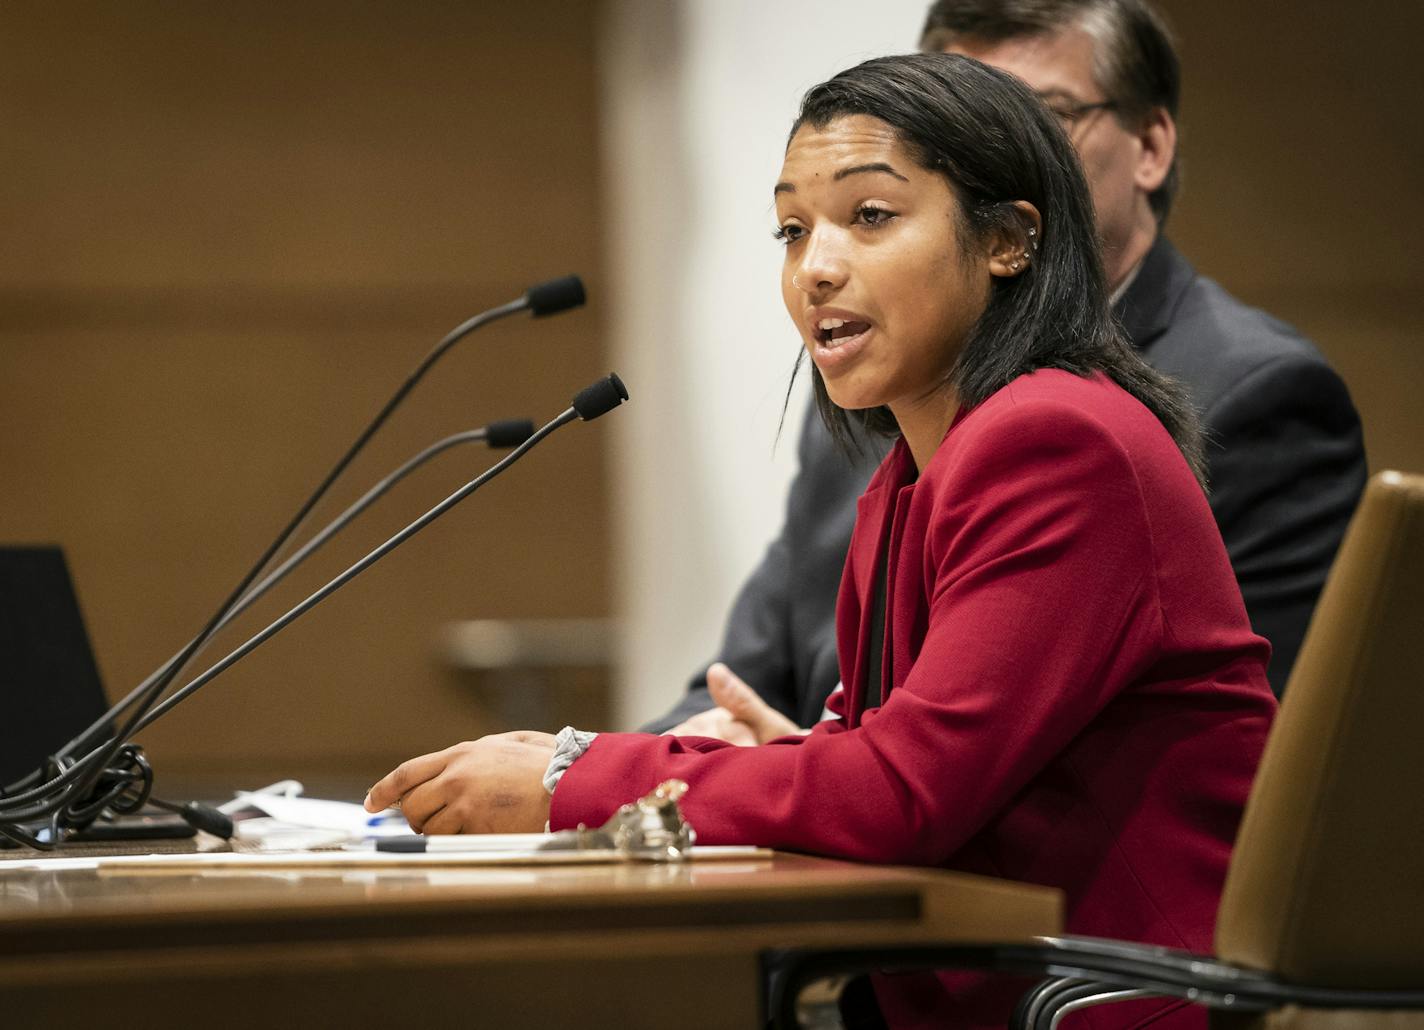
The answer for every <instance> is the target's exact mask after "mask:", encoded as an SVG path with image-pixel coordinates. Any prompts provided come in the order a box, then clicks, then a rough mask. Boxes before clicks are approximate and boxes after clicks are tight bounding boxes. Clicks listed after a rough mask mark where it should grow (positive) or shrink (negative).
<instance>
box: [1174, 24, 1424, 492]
mask: <svg viewBox="0 0 1424 1030" xmlns="http://www.w3.org/2000/svg"><path fill="white" fill-rule="evenodd" d="M1160 3H1161V6H1162V7H1163V9H1164V10H1166V12H1167V13H1168V15H1169V17H1170V18H1171V21H1172V24H1173V26H1174V27H1175V29H1176V31H1177V33H1178V36H1179V37H1180V49H1181V53H1182V59H1183V65H1184V83H1185V89H1184V93H1183V104H1182V113H1181V128H1182V141H1181V151H1182V154H1183V161H1184V168H1183V171H1184V182H1185V188H1184V191H1183V193H1182V196H1181V200H1180V203H1179V204H1178V207H1177V209H1176V211H1175V212H1174V213H1173V215H1172V220H1171V224H1170V231H1171V234H1172V236H1173V238H1174V239H1175V240H1176V242H1177V243H1178V245H1179V246H1181V247H1182V249H1183V250H1184V251H1186V252H1187V253H1188V254H1189V255H1190V256H1191V257H1192V259H1193V260H1194V261H1195V262H1196V263H1197V265H1198V267H1199V268H1200V269H1201V270H1202V271H1204V272H1206V273H1207V274H1209V275H1211V276H1213V277H1214V278H1216V279H1218V280H1219V281H1220V282H1221V283H1222V284H1223V285H1225V286H1226V287H1227V288H1228V289H1230V290H1232V291H1233V292H1234V293H1236V294H1237V295H1238V296H1240V297H1242V298H1243V299H1245V300H1247V301H1248V302H1250V303H1253V304H1258V305H1260V306H1261V307H1264V308H1265V309H1267V310H1268V311H1270V312H1272V313H1273V314H1275V315H1277V316H1279V317H1281V318H1284V319H1286V320H1287V321H1289V322H1292V323H1294V324H1295V325H1297V326H1298V327H1299V328H1300V329H1301V330H1302V331H1304V332H1305V333H1306V334H1307V335H1308V336H1310V337H1311V338H1312V339H1314V340H1315V342H1316V343H1317V344H1318V345H1319V346H1320V348H1321V349H1322V350H1323V351H1324V352H1325V353H1326V354H1327V355H1328V356H1329V357H1330V359H1331V361H1332V362H1333V363H1334V364H1335V366H1336V367H1337V368H1338V369H1339V370H1340V371H1341V373H1342V374H1343V375H1344V376H1345V379H1346V381H1347V382H1348V383H1349V385H1350V389H1351V391H1352V393H1353V394H1354V397H1355V402H1356V405H1357V406H1358V407H1359V409H1360V413H1361V416H1362V417H1363V419H1364V423H1365V440H1366V447H1367V449H1368V452H1369V458H1370V464H1371V466H1372V467H1373V468H1375V469H1379V468H1403V469H1408V470H1411V471H1416V472H1417V471H1420V470H1424V406H1421V405H1420V404H1419V403H1418V400H1417V397H1418V393H1419V390H1420V389H1421V387H1424V358H1421V354H1424V351H1421V347H1420V341H1421V340H1424V238H1421V236H1420V233H1419V232H1418V230H1417V227H1418V225H1419V224H1420V223H1421V221H1424V191H1421V190H1420V183H1421V182H1424V138H1421V136H1420V133H1419V132H1418V131H1416V130H1415V128H1414V125H1415V123H1416V122H1417V121H1418V119H1419V111H1420V110H1421V109H1424V76H1421V75H1420V73H1419V59H1418V45H1417V41H1418V39H1419V36H1420V33H1421V32H1424V6H1421V5H1419V4H1400V3H1393V2H1391V0H1361V2H1359V3H1354V4H1349V5H1342V4H1339V3H1335V2H1333V0H1296V2H1292V3H1289V4H1282V3H1264V4H1240V3H1234V2H1230V0H1160Z"/></svg>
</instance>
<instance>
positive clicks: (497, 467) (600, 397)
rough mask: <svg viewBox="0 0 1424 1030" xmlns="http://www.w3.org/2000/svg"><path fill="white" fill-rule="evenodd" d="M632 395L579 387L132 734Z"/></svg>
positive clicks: (615, 385)
mask: <svg viewBox="0 0 1424 1030" xmlns="http://www.w3.org/2000/svg"><path fill="white" fill-rule="evenodd" d="M627 399H628V389H627V387H625V386H624V385H623V381H622V380H621V379H619V378H618V376H617V375H616V374H614V373H609V374H608V375H607V376H605V377H604V378H603V379H600V380H599V381H598V382H596V383H593V384H592V385H590V386H587V387H585V388H584V389H583V390H580V391H579V393H578V394H577V395H576V396H575V397H574V400H573V403H572V404H571V405H570V406H569V407H567V408H565V409H564V410H563V411H562V412H560V413H559V414H558V415H557V416H556V417H554V418H553V419H552V420H550V421H549V422H547V423H545V424H544V425H543V426H541V427H540V428H539V429H538V430H536V431H535V433H534V434H533V435H532V436H530V437H529V439H527V440H525V441H524V442H523V443H522V444H520V445H519V446H518V447H516V448H515V449H514V450H512V451H510V452H509V454H507V455H505V457H504V458H502V459H500V461H498V462H496V463H495V464H494V465H492V466H490V468H488V469H487V470H485V472H483V473H482V474H481V475H479V476H477V477H475V478H474V479H472V480H471V481H470V482H468V483H466V484H465V485H464V486H462V487H460V489H458V490H456V491H455V492H454V493H453V494H451V495H450V496H449V497H447V498H445V500H443V501H441V502H440V503H439V504H437V505H436V506H435V507H433V508H431V509H430V510H429V511H428V512H426V513H425V514H424V515H422V516H421V517H420V518H418V519H416V520H415V521H414V522H412V523H411V524H410V525H408V526H406V527H405V528H404V529H402V530H401V531H400V532H399V533H397V534H396V535H395V536H393V537H391V538H390V539H389V540H387V541H386V542H385V543H383V544H381V545H380V546H379V547H377V548H376V549H375V550H374V551H372V552H371V553H370V554H368V555H366V557H364V558H362V559H361V560H360V561H358V562H357V563H356V564H354V565H352V566H351V567H350V568H348V569H347V570H346V571H345V572H343V573H341V574H340V575H338V576H337V577H336V578H335V579H333V580H331V581H330V582H329V583H327V584H326V585H325V586H323V587H322V588H320V589H319V590H317V591H316V592H315V593H313V594H311V595H310V596H309V597H307V599H306V600H304V601H302V602H301V603H300V604H298V605H297V606H296V607H294V608H292V609H291V610H290V611H288V612H287V613H286V614H285V615H283V616H281V617H280V618H278V619H277V620H275V621H274V622H272V623H271V624H270V625H268V626H267V627H266V628H265V629H263V630H261V631H259V632H258V633H256V634H254V635H253V636H251V637H249V638H248V639H247V640H246V641H245V642H244V643H243V644H241V645H240V646H239V647H237V648H236V649H235V650H233V651H232V652H231V653H229V654H228V655H227V656H226V657H224V658H222V659H220V660H219V661H217V662H215V663H214V664H213V665H211V666H210V667H209V668H208V669H206V670H205V671H204V672H202V673H201V674H200V675H198V676H197V677H196V678H194V679H193V680H191V681H190V682H188V683H186V684H184V685H183V686H182V687H181V688H179V689H178V690H176V691H174V692H173V694H171V695H170V696H169V697H167V698H165V699H164V700H163V702H162V703H161V704H158V705H155V706H154V708H153V710H152V711H151V712H149V713H148V714H147V715H145V716H144V717H143V718H141V719H140V720H139V721H138V724H137V725H136V726H135V727H134V729H133V732H135V733H137V732H138V731H140V730H143V729H145V728H146V727H147V726H149V725H150V724H152V723H153V722H154V721H155V720H156V719H158V718H160V717H161V716H162V715H164V714H165V713H167V712H168V711H169V710H170V709H172V708H173V706H174V705H177V704H178V703H179V702H181V701H182V700H183V699H184V698H187V697H189V696H190V695H192V694H193V693H194V692H196V691H197V690H199V689H201V688H202V687H203V686H205V685H206V684H207V683H209V682H211V681H212V680H213V679H215V678H216V677H217V676H218V675H219V674H221V673H223V672H225V671H226V670H227V669H229V668H231V667H232V666H233V665H235V664H236V663H237V662H238V661H239V660H240V659H242V658H244V657H245V656H247V655H248V654H250V653H252V652H253V651H255V650H256V649H257V648H258V647H259V646H261V645H262V644H263V643H265V642H266V641H267V640H269V639H271V638H272V637H273V636H275V635H276V634H277V633H278V632H280V631H281V630H282V629H284V628H285V627H286V626H288V625H289V624H291V623H292V622H294V621H295V620H296V619H298V618H299V617H300V616H302V615H304V614H306V613H307V612H308V611H310V610H311V609H313V608H315V607H316V606H317V605H318V604H320V603H321V602H322V601H324V600H325V599H326V598H327V597H329V596H330V595H331V594H333V593H335V592H336V591H337V590H340V589H341V588H342V587H343V586H345V585H346V584H347V583H349V582H351V580H353V579H355V578H356V577H357V576H359V575H360V574H361V573H363V572H365V571H366V570H367V569H369V568H370V567H371V566H372V565H374V564H376V562H378V561H380V560H381V559H382V558H384V557H385V556H386V555H388V554H390V553H391V552H392V551H394V550H395V549H396V548H397V547H399V546H400V545H401V544H403V543H405V542H406V541H407V540H409V539H410V538H411V537H413V536H415V534H417V533H419V532H420V531H421V530H422V529H424V528H425V527H426V526H428V525H430V524H431V523H432V522H434V521H435V520H436V519H438V518H440V516H442V515H444V514H445V513H446V512H448V511H449V510H450V509H451V508H453V507H455V505H457V504H459V503H460V502H461V501H463V500H464V499H465V498H467V497H469V496H470V495H471V494H472V493H474V492H475V491H476V490H478V489H479V488H480V487H482V486H484V485H485V484H486V483H488V482H489V481H490V480H491V479H494V478H495V476H497V475H499V474H500V473H501V472H503V471H504V470H505V469H507V468H509V467H510V466H511V465H513V464H514V463H515V462H516V461H518V460H519V459H520V458H522V457H523V456H524V455H525V454H527V453H528V452H529V451H530V450H531V449H533V447H534V446H535V445H536V444H538V443H539V442H540V441H541V440H543V439H544V438H545V437H547V436H548V435H549V434H550V433H552V432H554V430H556V429H558V428H560V427H561V426H566V425H568V424H569V423H570V422H573V421H575V420H576V419H577V420H579V421H583V422H591V421H593V420H594V419H596V418H598V417H599V416H600V415H605V414H607V413H608V412H610V411H612V410H613V409H614V408H616V407H618V405H620V404H622V403H623V402H624V401H625V400H627Z"/></svg>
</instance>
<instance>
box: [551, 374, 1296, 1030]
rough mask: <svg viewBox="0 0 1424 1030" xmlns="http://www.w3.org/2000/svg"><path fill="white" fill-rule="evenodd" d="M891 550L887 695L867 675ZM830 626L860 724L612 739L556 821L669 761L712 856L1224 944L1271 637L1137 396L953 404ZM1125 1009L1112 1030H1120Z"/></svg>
mask: <svg viewBox="0 0 1424 1030" xmlns="http://www.w3.org/2000/svg"><path fill="white" fill-rule="evenodd" d="M887 549H888V550H887ZM882 553H884V554H886V568H887V583H886V611H887V619H888V628H887V632H886V641H885V651H884V655H883V659H882V670H883V672H884V674H885V679H886V682H887V683H888V684H891V685H892V688H893V689H891V691H890V693H889V696H888V699H887V700H886V701H885V703H884V704H883V705H882V704H881V703H880V697H879V696H878V694H879V691H878V690H876V689H872V690H871V691H870V692H869V693H868V692H867V689H866V684H865V677H866V672H867V667H868V661H867V654H866V649H867V641H868V639H869V620H868V618H867V617H866V615H867V613H868V612H869V610H870V590H871V585H872V573H873V570H874V569H875V567H876V563H877V560H878V559H879V557H880V556H881V554H882ZM837 635H838V643H839V649H840V662H841V673H842V676H843V679H844V682H845V684H846V686H847V698H846V701H845V711H844V715H843V717H842V718H841V719H839V720H835V721H830V722H826V723H822V724H821V725H820V726H818V727H816V730H815V732H813V733H812V734H810V735H809V736H807V737H795V738H787V739H785V740H782V741H778V742H775V743H773V744H771V745H768V746H765V747H759V748H737V747H731V746H726V745H723V744H721V743H720V742H716V741H711V740H707V739H704V738H681V739H678V738H672V737H656V736H650V735H646V734H615V733H605V734H600V735H599V736H598V738H597V739H596V740H595V741H594V743H593V745H592V746H591V747H590V748H589V750H588V751H587V753H585V754H584V755H583V757H581V758H580V759H579V760H578V761H576V762H574V764H573V765H572V766H571V767H570V768H569V770H568V771H567V772H566V773H565V775H564V777H563V779H562V781H561V782H560V783H559V786H558V789H557V790H555V792H554V796H553V804H552V814H551V823H552V825H553V827H554V828H555V829H559V828H563V827H568V826H573V825H575V824H577V823H579V822H584V823H589V824H596V823H600V822H602V821H604V820H605V819H606V818H608V816H609V815H611V814H612V812H613V811H614V809H616V808H617V807H618V805H620V804H622V803H623V802H626V801H628V800H630V799H632V798H634V797H637V796H639V795H641V794H643V793H646V792H647V791H648V790H651V789H652V787H653V786H655V785H656V784H657V783H658V782H659V781H661V780H663V779H666V778H668V777H670V776H676V777H679V778H681V779H683V780H686V781H687V783H688V784H689V788H690V789H689V790H688V793H687V795H686V797H685V798H684V799H683V801H682V807H683V811H684V813H685V814H686V816H687V818H688V821H689V822H691V824H692V825H693V826H694V827H695V828H696V830H697V834H698V840H699V841H702V842H704V843H709V844H726V843H750V844H761V845H766V846H769V847H775V848H784V849H789V850H797V851H809V852H815V853H819V854H825V855H835V856H840V857H845V858H852V859H860V860H865V861H872V862H894V863H903V864H914V865H929V866H944V867H948V868H953V869H960V870H966V871H969V872H976V873H987V874H990V875H994V876H1002V877H1007V878H1009V879H1014V880H1023V881H1029V882H1034V883H1041V884H1048V885H1051V886H1055V887H1060V888H1062V889H1063V891H1064V892H1065V895H1066V900H1067V918H1066V923H1067V929H1068V930H1069V931H1070V932H1072V933H1082V934H1092V935H1098V936H1106V937H1118V938H1124V939H1128V940H1137V941H1148V942H1154V943H1159V944H1165V945H1170V946H1174V947H1184V948H1190V949H1193V950H1198V951H1205V950H1209V949H1210V946H1211V935H1212V926H1213V923H1214V920H1215V915H1216V907H1217V902H1218V899H1219V896H1220V891H1221V885H1222V881H1223V878H1224V876H1225V870H1226V864H1227V860H1228V858H1229V855H1230V851H1231V844H1232V840H1233V838H1234V836H1235V833H1236V826H1237V822H1238V820H1239V818H1240V814H1241V809H1242V806H1243V804H1244V802H1245V799H1246V794H1247V791H1248V790H1249V788H1250V785H1251V778H1252V775H1253V774H1254V772H1255V768H1256V763H1257V761H1258V760H1259V757H1260V753H1261V749H1262V747H1263V745H1264V743H1265V737H1266V732H1267V730H1268V728H1269V726H1270V722H1271V718H1272V715H1273V713H1274V710H1275V701H1274V698H1273V697H1272V695H1271V693H1270V690H1269V689H1268V687H1267V684H1266V677H1265V665H1266V659H1267V657H1268V655H1269V647H1268V645H1267V644H1266V642H1265V641H1264V640H1263V639H1261V638H1260V637H1257V636H1255V635H1254V634H1253V633H1252V632H1251V629H1250V624H1249V623H1248V621H1247V618H1246V612H1245V608H1244V607H1243V605H1242V601H1241V594H1240V591H1239V590H1238V589H1237V586H1236V582H1235V580H1234V578H1233V576H1232V572H1231V567H1230V564H1229V563H1228V561H1227V557H1226V552H1225V549H1224V548H1223V546H1222V543H1221V538H1220V536H1219V534H1218V533H1217V530H1216V525H1215V522H1214V521H1213V519H1212V515H1211V511H1210V509H1209V508H1208V506H1207V501H1206V498H1205V496H1204V495H1203V494H1202V491H1201V488H1200V487H1199V486H1198V484H1197V483H1196V481H1195V480H1194V479H1193V477H1192V475H1191V472H1190V470H1189V469H1188V468H1187V465H1186V463H1185V461H1183V459H1182V457H1181V455H1180V453H1179V452H1178V451H1177V448H1176V446H1175V444H1174V443H1173V442H1172V440H1171V438H1170V436H1169V435H1168V434H1167V432H1166V431H1165V430H1164V429H1163V428H1162V426H1161V425H1160V423H1158V422H1157V420H1156V419H1155V418H1154V417H1153V416H1152V414H1151V413H1150V412H1148V411H1147V410H1146V409H1145V408H1144V407H1143V406H1142V405H1141V404H1139V403H1138V402H1137V401H1136V400H1134V399H1133V398H1132V397H1131V396H1129V395H1128V394H1127V393H1126V392H1124V391H1123V390H1121V389H1119V388H1118V387H1117V386H1116V385H1114V384H1112V383H1111V382H1109V381H1108V380H1107V379H1105V378H1104V377H1102V376H1095V377H1093V378H1091V379H1083V378H1080V377H1077V376H1074V375H1071V374H1069V373H1066V372H1059V371H1042V372H1037V373H1034V374H1032V375H1028V376H1024V377H1021V378H1020V379H1018V380H1016V381H1014V382H1013V383H1011V384H1009V386H1007V387H1005V388H1004V389H1002V390H1000V391H999V392H998V393H996V394H994V395H993V396H992V397H990V398H989V399H988V400H986V401H984V402H983V403H982V404H980V405H979V406H978V407H976V408H974V409H972V410H970V411H968V412H961V414H960V416H959V417H958V418H957V419H956V420H955V423H954V425H952V426H951V427H950V430H949V432H948V433H947V434H946V436H945V438H944V442H943V443H942V444H941V445H940V447H939V449H938V450H937V451H936V452H935V455H934V458H933V459H932V460H931V462H930V463H929V466H928V467H927V468H925V469H924V471H923V474H921V475H920V476H919V477H918V480H916V478H915V475H914V464H913V461H912V460H911V457H910V454H909V450H908V448H907V447H906V446H905V444H904V442H903V441H901V442H899V443H898V444H896V446H895V448H894V449H893V450H892V451H891V452H890V454H889V456H888V457H887V458H886V459H885V462H884V463H883V464H882V465H881V467H880V469H879V471H878V472H877V473H876V474H875V477H874V478H873V479H872V480H871V482H870V485H869V486H868V487H867V489H866V492H865V495H864V496H863V497H862V498H861V501H860V507H859V513H858V517H857V522H856V528H855V534H854V536H853V538H852V541H851V550H850V554H849V557H848V559H847V562H846V570H845V575H844V578H843V580H842V583H841V593H840V599H839V604H838V608H837ZM876 986H877V993H878V994H879V996H880V999H881V1004H882V1007H883V1008H884V1009H885V1011H886V1016H887V1018H888V1019H889V1021H890V1023H891V1025H892V1026H918V1025H922V1024H924V1025H944V1023H945V1021H946V1020H950V1021H951V1022H952V1025H956V1026H959V1025H978V1024H981V1023H983V1024H986V1025H991V1024H993V1023H996V1022H997V1023H1002V1022H1003V1020H1005V1019H1006V1018H1007V1016H1008V1009H1007V1008H1005V1007H1003V1006H1005V1005H1008V1006H1011V1004H1012V995H1007V996H1006V995H1004V994H1003V993H1002V992H999V993H998V994H997V995H996V993H995V992H994V991H993V990H992V989H986V988H985V985H984V984H983V983H982V982H980V981H978V980H974V979H970V978H966V977H941V978H938V979H936V978H933V977H924V978H914V977H902V976H897V977H890V978H885V979H884V980H883V981H881V982H878V983H877V985H876ZM1112 1011H1113V1010H1112V1009H1102V1010H1098V1013H1099V1014H1097V1015H1095V1016H1094V1018H1093V1023H1094V1025H1095V1026H1109V1025H1123V1024H1122V1021H1121V1018H1118V1017H1113V1016H1110V1015H1107V1013H1110V1012H1112ZM1201 1025H1204V1023H1202V1024H1201Z"/></svg>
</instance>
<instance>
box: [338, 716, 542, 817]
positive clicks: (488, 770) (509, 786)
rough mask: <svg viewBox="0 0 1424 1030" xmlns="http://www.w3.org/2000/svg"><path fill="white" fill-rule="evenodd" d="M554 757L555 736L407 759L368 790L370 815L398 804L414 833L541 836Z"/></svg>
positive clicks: (496, 740)
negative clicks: (546, 777) (546, 776)
mask: <svg viewBox="0 0 1424 1030" xmlns="http://www.w3.org/2000/svg"><path fill="white" fill-rule="evenodd" d="M553 757H554V736H553V734H551V733H536V732H533V731H526V730H519V731H516V732H514V733H497V734H494V735H493V736H489V737H481V738H480V739H479V740H467V741H465V742H464V743H463V744H456V745H455V746H454V747H448V748H446V749H445V750H444V751H436V752H435V753H433V754H429V755H421V756H420V757H419V758H412V759H411V760H410V761H408V762H402V763H401V764H400V765H399V766H397V767H396V769H395V770H394V771H392V772H391V773H390V774H388V775H387V776H386V777H385V778H384V779H382V780H381V781H380V782H379V783H377V784H376V785H375V786H374V787H372V788H371V790H370V792H369V793H367V795H366V811H368V812H379V811H381V810H382V809H384V808H389V807H390V806H391V805H394V804H396V803H399V804H400V809H401V812H402V813H403V814H404V815H405V817H406V820H407V821H408V822H409V823H410V827H411V829H413V830H414V831H415V832H416V833H538V832H539V831H541V830H543V829H544V826H545V824H546V823H548V821H549V792H548V791H547V790H545V789H544V771H545V770H546V769H547V768H548V767H549V760H550V759H551V758H553Z"/></svg>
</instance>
